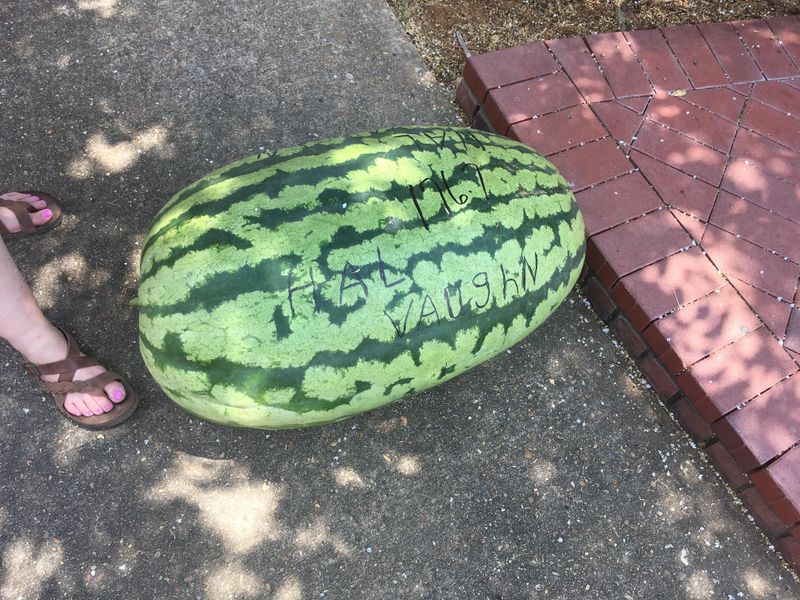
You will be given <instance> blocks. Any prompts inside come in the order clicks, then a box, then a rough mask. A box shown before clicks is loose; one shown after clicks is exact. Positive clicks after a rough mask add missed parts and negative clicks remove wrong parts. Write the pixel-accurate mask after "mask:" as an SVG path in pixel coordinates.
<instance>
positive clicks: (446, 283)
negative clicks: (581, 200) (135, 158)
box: [139, 128, 584, 428]
mask: <svg viewBox="0 0 800 600" xmlns="http://www.w3.org/2000/svg"><path fill="white" fill-rule="evenodd" d="M442 135H444V136H445V139H444V141H443V142H439V140H441V136H442ZM409 136H413V137H409ZM422 136H425V137H426V138H427V140H436V141H437V144H436V145H435V146H434V145H433V144H432V143H430V142H428V141H426V139H425V138H423V137H422ZM420 140H422V141H420ZM484 148H485V149H484ZM465 162H469V163H470V164H471V165H474V166H477V167H479V168H480V169H481V173H482V175H483V177H484V180H485V181H484V183H485V184H486V185H487V187H488V188H489V189H490V199H489V200H487V199H486V198H484V197H483V191H482V186H481V184H480V181H479V179H478V178H477V177H476V171H475V169H474V167H473V166H470V167H466V168H465V167H464V166H463V165H464V164H465ZM431 174H435V176H436V177H437V178H441V177H442V176H443V177H444V179H446V180H447V181H448V182H449V183H450V191H451V192H452V195H453V196H454V197H455V198H458V197H459V196H460V195H462V194H463V195H465V196H466V197H468V198H469V200H468V201H467V202H466V203H465V204H463V205H459V204H458V203H456V202H454V201H452V200H450V201H449V205H450V209H451V211H452V215H447V214H445V212H444V211H443V210H441V206H440V204H441V200H440V198H439V195H438V194H436V193H435V192H433V191H431V190H430V189H429V190H428V191H426V192H424V193H422V192H421V191H419V190H418V197H419V200H420V203H421V205H422V207H423V214H424V216H425V218H426V221H427V225H428V229H427V230H425V229H424V227H423V224H422V223H421V219H420V217H419V215H418V214H417V212H416V209H415V207H414V205H413V203H412V202H411V200H410V197H409V191H408V186H409V185H413V186H415V185H417V184H418V183H419V182H420V181H422V180H424V179H425V178H426V177H429V176H430V175H431ZM428 188H430V183H428ZM448 198H450V196H448ZM583 236H584V232H583V221H582V219H581V216H580V212H579V211H578V210H577V205H576V204H575V201H574V198H573V197H572V195H571V193H570V192H569V190H568V188H567V184H566V182H565V181H564V180H563V178H562V177H561V176H560V175H558V173H557V172H556V171H555V169H554V168H553V167H552V165H551V164H550V163H548V162H547V161H546V160H545V159H543V158H542V157H540V156H539V155H537V154H535V153H533V152H532V151H530V150H528V149H526V148H525V147H523V146H521V145H519V144H517V143H516V142H513V141H510V140H506V139H504V138H499V137H497V136H491V135H487V134H482V133H478V132H472V131H468V130H456V129H447V128H400V129H395V130H384V131H381V132H374V133H369V134H362V135H358V136H351V137H348V138H340V139H338V140H329V141H326V142H324V143H314V144H310V145H307V146H304V147H298V148H294V149H288V150H286V151H282V156H280V157H276V155H271V156H269V157H266V158H262V159H259V158H257V157H256V158H251V159H245V160H244V161H239V162H238V163H234V164H233V165H229V166H228V167H223V169H220V170H218V171H216V172H215V173H213V174H211V175H209V176H208V177H206V178H204V179H203V180H200V181H199V182H197V183H196V184H194V185H192V186H190V187H189V188H187V190H184V191H183V192H181V193H179V194H178V195H176V197H175V198H174V199H173V200H171V201H170V202H169V203H168V204H167V206H166V207H165V209H163V210H162V211H161V213H159V215H158V217H157V218H156V221H155V222H154V224H153V227H152V228H151V231H150V233H149V235H148V238H147V239H146V241H145V245H144V250H143V257H142V283H141V286H140V292H139V303H140V306H141V316H140V334H141V335H140V339H141V349H142V355H143V357H144V360H145V362H146V364H147V366H148V368H149V369H150V371H151V373H152V374H153V376H154V377H155V378H156V380H157V381H158V382H159V384H161V386H162V387H163V388H164V389H165V391H167V393H168V394H169V395H170V396H171V397H172V398H173V399H174V400H175V401H176V402H178V403H179V404H181V405H182V406H184V407H185V408H187V410H190V411H191V412H194V413H196V414H199V415H200V416H203V417H204V418H208V419H211V420H214V421H218V422H222V423H229V424H237V425H246V426H253V427H270V428H273V427H274V428H279V427H297V426H304V425H308V424H319V423H323V422H330V421H334V420H338V419H341V418H344V417H346V416H349V415H353V414H357V413H359V412H363V411H364V410H367V409H369V408H374V407H375V406H379V405H381V404H385V403H387V402H390V401H392V400H395V399H397V398H399V397H402V396H404V395H408V394H410V393H414V392H417V391H420V390H423V389H426V388H428V387H430V386H432V385H435V384H437V383H439V382H442V381H445V380H447V379H449V378H451V377H453V376H455V375H456V374H458V373H460V372H463V371H464V370H466V369H468V368H470V367H472V366H475V365H476V364H479V363H480V362H482V361H484V360H486V359H487V358H489V357H490V356H492V355H494V354H496V353H497V352H498V351H499V350H502V349H503V348H506V347H508V346H510V345H511V344H513V343H516V342H517V341H519V340H520V339H521V338H522V337H524V336H525V335H527V334H528V333H529V332H530V331H531V329H533V328H535V327H536V326H537V325H538V324H539V323H541V322H542V321H543V320H544V319H545V318H546V317H547V316H548V315H549V314H550V313H551V312H552V311H553V310H555V308H556V307H557V306H558V304H560V302H561V301H562V300H563V298H564V297H565V296H566V294H567V293H568V292H569V290H570V289H571V288H572V286H573V285H574V283H575V281H576V279H577V277H578V273H579V271H580V268H581V266H582V262H583V255H584V242H583ZM379 251H380V253H381V258H382V260H383V265H382V266H383V270H381V268H380V267H379V265H378V261H377V257H378V252H379ZM522 257H525V259H526V260H527V261H529V263H521V258H522ZM351 265H352V268H358V269H359V277H360V278H361V279H360V280H358V279H356V278H354V277H352V276H351V277H349V278H347V277H345V283H346V284H347V286H346V287H345V288H344V289H343V284H342V272H343V270H345V268H346V267H347V266H351ZM532 265H535V269H536V280H535V283H531V282H530V279H531V272H532V269H533V268H534V267H533V266H532ZM526 266H527V269H528V270H527V271H526ZM309 268H311V269H312V274H313V276H314V277H316V284H317V285H320V287H319V289H318V290H317V292H316V294H312V292H311V290H310V289H308V288H306V289H303V290H298V291H296V292H295V294H294V296H293V302H292V304H291V305H290V304H289V302H288V294H287V290H288V281H289V275H290V274H292V275H293V276H294V277H295V280H296V282H297V283H296V285H304V284H307V283H310V279H309V274H308V269H309ZM523 271H525V272H526V273H527V275H528V276H527V280H528V281H527V285H525V286H524V289H521V288H522V285H523V282H522V277H523ZM504 274H505V275H506V277H513V278H514V279H515V282H510V281H508V282H506V284H505V288H506V290H505V291H506V293H504V291H503V288H504V283H503V275H504ZM395 281H399V283H397V285H394V286H393V287H387V286H386V284H387V283H391V282H395ZM361 282H363V285H362V283H361ZM484 282H486V284H484ZM363 286H366V288H367V293H364V290H363ZM458 286H460V287H461V292H462V300H463V303H464V306H463V307H460V303H459V302H458V296H457V292H458ZM487 288H488V289H487ZM445 290H447V293H448V294H450V296H449V299H450V304H449V305H448V303H447V299H448V298H447V296H446V295H445ZM484 303H485V305H484ZM409 307H411V308H410V310H409ZM426 307H427V308H426ZM450 312H453V313H454V316H451V315H450V314H449V313H450ZM406 315H408V317H406ZM404 323H405V325H406V327H407V329H408V330H409V331H408V332H406V334H405V335H403V336H402V337H398V330H401V331H402V329H403V326H404Z"/></svg>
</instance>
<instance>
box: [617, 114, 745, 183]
mask: <svg viewBox="0 0 800 600" xmlns="http://www.w3.org/2000/svg"><path fill="white" fill-rule="evenodd" d="M648 108H649V104H648ZM702 110H705V111H706V112H708V113H711V114H712V115H715V116H718V115H717V114H716V113H713V112H711V111H710V110H708V109H702ZM643 116H644V119H643V121H650V122H651V123H654V124H656V125H658V126H659V127H663V128H664V129H668V130H669V131H672V132H673V133H677V134H678V135H680V136H681V137H685V138H686V139H688V140H691V141H693V142H694V143H696V144H700V145H701V146H703V147H704V148H708V149H709V150H713V151H714V152H716V153H717V154H724V155H726V156H728V155H730V153H731V150H732V149H733V142H732V141H731V145H730V148H728V149H727V150H720V149H719V148H715V147H714V146H711V145H709V144H706V143H705V142H704V141H703V140H701V139H698V138H696V137H692V136H691V135H690V134H688V133H686V132H685V131H681V130H680V129H675V128H674V127H670V126H669V125H667V124H666V123H662V122H661V121H656V120H655V119H654V118H652V117H650V116H648V115H647V112H645V114H644V115H643ZM740 127H741V126H740ZM745 129H747V128H746V127H745ZM756 133H757V132H756ZM759 135H761V134H759ZM734 137H735V136H734ZM631 146H632V145H631ZM635 149H636V150H639V148H635ZM639 152H643V151H642V150H639ZM643 153H644V154H647V152H643ZM653 158H655V157H653ZM656 160H660V161H661V162H664V161H663V160H661V159H660V158H659V159H656ZM664 164H666V163H664ZM669 166H671V167H672V165H669ZM672 168H673V169H674V168H675V167H672ZM678 170H679V171H681V173H684V172H685V171H682V170H681V169H678ZM686 174H687V175H689V173H686ZM712 185H713V184H712ZM717 187H719V186H717Z"/></svg>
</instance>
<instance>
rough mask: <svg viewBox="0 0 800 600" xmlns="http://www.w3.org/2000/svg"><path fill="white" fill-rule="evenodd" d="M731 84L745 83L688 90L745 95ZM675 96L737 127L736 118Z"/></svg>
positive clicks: (683, 97)
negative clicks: (717, 91) (719, 91)
mask: <svg viewBox="0 0 800 600" xmlns="http://www.w3.org/2000/svg"><path fill="white" fill-rule="evenodd" d="M731 85H745V84H739V83H735V84H729V85H718V86H716V87H708V88H702V89H701V90H689V91H692V92H696V91H701V92H706V91H711V90H725V91H727V92H730V93H731V94H736V95H737V96H742V97H743V98H745V97H746V94H743V93H742V92H738V91H736V90H735V89H733V88H732V87H731ZM747 85H751V84H749V83H748V84H747ZM676 97H677V98H680V99H681V100H683V101H684V102H686V103H687V104H690V105H691V106H694V107H695V108H699V109H701V110H704V111H706V112H710V113H711V114H712V115H715V116H717V117H719V118H720V119H722V120H723V121H727V122H728V123H733V124H734V125H736V126H737V127H738V126H739V122H738V121H737V120H736V119H731V118H728V117H726V116H725V115H721V114H719V113H715V112H712V111H711V110H710V109H709V108H707V107H705V106H701V105H700V104H697V103H696V102H692V101H691V100H690V99H688V98H687V97H686V96H676Z"/></svg>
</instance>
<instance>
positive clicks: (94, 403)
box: [85, 396, 113, 415]
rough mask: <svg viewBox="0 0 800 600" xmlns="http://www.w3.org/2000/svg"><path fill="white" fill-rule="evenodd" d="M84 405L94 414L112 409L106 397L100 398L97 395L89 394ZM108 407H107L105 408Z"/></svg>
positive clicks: (100, 413)
mask: <svg viewBox="0 0 800 600" xmlns="http://www.w3.org/2000/svg"><path fill="white" fill-rule="evenodd" d="M85 402H86V406H88V407H89V410H91V411H92V413H93V414H95V415H102V414H103V413H104V412H107V411H109V410H111V409H112V407H113V405H112V404H111V402H109V401H108V398H100V397H98V396H89V397H88V398H87V399H86V400H85ZM106 407H108V408H106Z"/></svg>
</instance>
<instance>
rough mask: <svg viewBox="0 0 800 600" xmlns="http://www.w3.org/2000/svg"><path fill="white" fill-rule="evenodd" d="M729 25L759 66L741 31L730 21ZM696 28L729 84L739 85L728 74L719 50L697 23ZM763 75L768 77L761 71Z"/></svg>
mask: <svg viewBox="0 0 800 600" xmlns="http://www.w3.org/2000/svg"><path fill="white" fill-rule="evenodd" d="M728 25H730V27H731V29H733V33H735V34H736V37H738V38H739V43H740V44H742V46H743V47H744V49H745V52H747V54H748V56H750V60H752V61H753V63H754V64H755V65H756V66H757V67H758V63H757V62H756V60H755V59H754V58H753V56H752V55H751V54H750V48H748V47H747V44H745V43H744V40H743V39H742V38H741V36H740V35H739V32H738V31H736V27H734V26H733V25H732V24H731V23H728ZM695 28H696V29H697V31H698V33H699V34H700V37H701V38H703V41H704V42H705V43H706V47H708V50H709V52H711V56H713V57H714V60H716V61H717V64H718V65H719V68H720V70H721V71H722V73H723V74H724V75H725V79H727V80H728V85H738V84H736V83H734V82H733V79H731V76H730V75H729V74H728V71H727V69H725V65H723V64H722V61H720V59H719V56H718V55H717V51H716V50H714V48H713V46H711V43H710V42H709V41H708V39H707V38H706V36H705V34H704V33H703V30H702V29H700V28H699V27H697V26H696V25H695ZM758 72H759V73H761V67H758ZM761 76H762V77H763V78H764V79H766V77H764V74H763V73H761ZM712 87H722V86H712Z"/></svg>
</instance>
